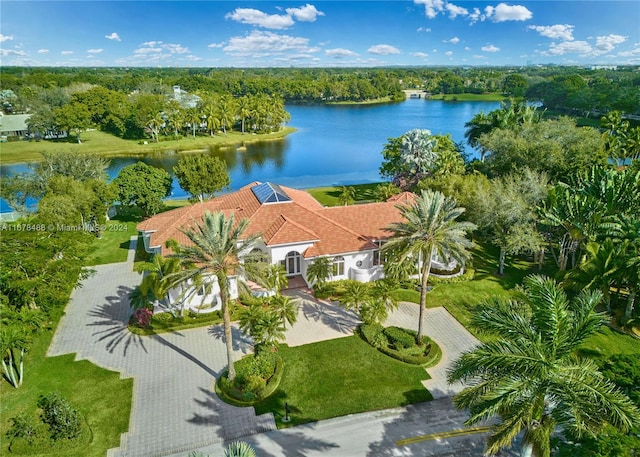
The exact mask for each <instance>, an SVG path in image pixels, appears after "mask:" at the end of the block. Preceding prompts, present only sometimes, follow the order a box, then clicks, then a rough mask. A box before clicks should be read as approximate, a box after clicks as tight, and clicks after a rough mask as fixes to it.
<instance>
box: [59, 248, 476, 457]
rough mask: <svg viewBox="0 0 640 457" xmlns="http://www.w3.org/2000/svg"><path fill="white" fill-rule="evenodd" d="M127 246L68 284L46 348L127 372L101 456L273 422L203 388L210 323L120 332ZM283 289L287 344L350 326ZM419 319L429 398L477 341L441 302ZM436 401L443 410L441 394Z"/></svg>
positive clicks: (209, 364)
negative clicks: (127, 405) (123, 400)
mask: <svg viewBox="0 0 640 457" xmlns="http://www.w3.org/2000/svg"><path fill="white" fill-rule="evenodd" d="M135 244H136V240H135V238H132V240H131V246H130V250H129V258H128V260H127V262H123V263H117V264H109V265H100V266H97V267H94V268H95V270H96V274H95V275H94V276H92V277H91V278H89V279H87V280H86V281H84V283H83V286H82V287H81V288H78V289H76V290H74V292H73V293H72V295H71V300H70V302H69V304H68V306H67V308H66V314H65V316H64V317H63V318H62V319H61V321H60V324H59V325H58V328H57V330H56V334H55V335H54V338H53V340H52V343H51V346H50V348H49V351H48V355H50V356H54V355H61V354H69V353H75V354H76V359H77V360H81V359H87V360H90V361H91V362H93V363H94V364H96V365H98V366H100V367H104V368H107V369H110V370H114V371H117V372H119V373H120V374H121V376H122V377H123V378H125V377H133V379H134V388H133V390H134V393H133V401H132V411H131V419H130V428H129V431H128V432H127V433H125V434H123V435H122V437H121V443H120V447H119V448H117V449H111V450H110V451H109V453H108V455H110V456H114V457H116V456H117V457H120V456H122V457H125V456H127V457H135V456H144V457H151V456H162V455H170V454H180V453H184V455H186V454H187V452H186V451H188V450H190V449H195V448H205V447H211V446H213V447H214V448H217V447H218V446H222V445H223V443H225V442H229V441H232V440H235V439H238V438H242V437H248V436H250V435H254V434H256V433H261V432H266V431H273V430H275V428H276V427H275V422H274V419H273V416H272V415H271V414H265V415H262V416H256V415H255V412H254V410H253V408H236V407H233V406H230V405H227V404H226V403H223V402H222V401H220V400H219V399H218V398H217V396H216V395H215V394H214V393H213V392H212V390H213V383H214V382H215V378H216V377H217V376H219V374H220V373H221V371H222V370H223V369H224V367H225V366H226V351H225V345H224V342H223V340H222V331H221V327H220V326H216V327H208V328H200V329H192V330H184V331H180V332H173V333H167V334H161V335H154V336H147V337H140V336H136V335H133V334H131V333H130V332H129V331H128V330H127V325H126V323H127V320H128V317H129V299H128V295H129V293H130V292H131V291H132V290H133V288H134V287H135V286H136V285H138V284H139V283H140V280H141V276H140V275H139V274H138V273H135V272H133V269H132V267H133V257H134V254H135ZM291 295H292V296H293V297H294V298H295V299H296V300H297V301H298V303H299V305H300V306H299V318H298V322H297V323H296V324H295V325H294V326H293V328H291V329H289V330H288V332H287V335H286V337H287V343H288V344H289V345H290V346H296V345H301V344H307V343H311V342H315V341H322V340H327V339H332V338H338V337H342V336H349V335H351V334H353V330H354V328H355V327H356V325H357V324H358V320H357V318H356V317H355V315H354V314H353V313H350V312H347V311H345V310H343V309H342V308H340V307H338V306H336V305H334V304H332V303H329V302H318V301H316V300H314V299H313V298H312V297H310V296H309V295H308V294H306V293H304V292H303V291H300V290H298V291H291ZM417 313H418V307H417V306H416V305H415V304H412V303H401V305H400V307H399V309H398V310H397V311H395V312H394V313H392V314H391V316H390V317H389V319H388V321H387V325H399V326H402V327H406V328H413V329H416V328H417V322H418V314H417ZM425 319H426V320H425V325H426V333H427V334H429V335H430V336H432V337H433V338H434V339H435V340H436V341H437V342H438V344H440V346H441V348H442V349H443V355H444V357H443V360H442V362H441V363H440V364H439V365H438V366H437V367H434V368H431V369H429V370H428V371H429V373H430V374H431V376H432V379H430V380H428V381H425V387H427V388H428V389H429V390H430V391H431V393H432V394H433V396H434V397H435V398H443V397H447V396H450V395H452V394H453V393H455V392H457V391H458V390H459V388H460V386H457V387H454V388H451V387H450V386H447V384H446V380H445V369H446V367H447V366H448V364H449V363H450V362H451V361H452V360H454V359H455V358H456V357H457V356H458V354H459V353H460V351H462V350H467V349H469V348H471V347H473V346H475V345H476V344H477V340H475V338H473V336H471V335H470V334H469V333H468V332H467V331H466V330H465V329H464V327H462V325H460V324H459V323H458V322H457V321H456V320H455V319H454V318H453V317H451V315H450V314H449V313H448V312H447V311H446V310H444V309H443V308H436V309H431V310H427V313H426V318H425ZM233 337H234V346H235V347H234V349H235V351H236V358H239V357H241V356H242V355H243V354H246V353H249V352H251V351H252V350H253V348H252V345H251V342H250V341H248V340H247V339H246V338H244V337H243V336H242V335H241V334H240V332H239V331H238V330H237V329H235V328H234V335H233ZM445 405H448V406H447V407H448V408H449V409H451V407H450V402H449V403H445ZM450 413H452V414H453V411H450ZM375 414H378V415H379V414H380V413H375ZM456 417H457V416H456ZM297 428H298V427H296V428H295V429H297ZM272 433H276V434H277V433H280V432H275V431H274V432H272ZM287 433H289V434H290V433H291V432H287ZM324 451H325V452H327V451H328V449H324ZM336 451H337V450H336ZM291 455H299V454H295V453H294V454H291ZM300 455H301V454H300ZM334 455H340V454H339V453H335V454H334ZM384 455H386V454H384Z"/></svg>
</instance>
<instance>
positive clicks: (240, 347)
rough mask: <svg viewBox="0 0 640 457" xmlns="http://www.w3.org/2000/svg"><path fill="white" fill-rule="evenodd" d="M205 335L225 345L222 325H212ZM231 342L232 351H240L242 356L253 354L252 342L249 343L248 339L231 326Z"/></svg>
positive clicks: (249, 339)
mask: <svg viewBox="0 0 640 457" xmlns="http://www.w3.org/2000/svg"><path fill="white" fill-rule="evenodd" d="M207 333H208V334H209V335H210V336H212V337H214V338H215V339H217V340H220V341H222V342H223V343H225V344H226V342H227V340H226V338H225V337H224V326H223V325H213V326H211V327H209V329H208V330H207ZM231 341H232V342H233V350H234V351H240V352H242V353H243V354H248V353H250V352H253V341H251V338H250V337H248V336H246V335H244V334H243V333H242V332H241V331H240V329H239V328H238V327H236V326H231Z"/></svg>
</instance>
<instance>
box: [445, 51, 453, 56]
mask: <svg viewBox="0 0 640 457" xmlns="http://www.w3.org/2000/svg"><path fill="white" fill-rule="evenodd" d="M444 55H445V56H447V57H451V56H452V55H453V52H452V51H447V52H445V53H444Z"/></svg>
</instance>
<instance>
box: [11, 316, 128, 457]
mask: <svg viewBox="0 0 640 457" xmlns="http://www.w3.org/2000/svg"><path fill="white" fill-rule="evenodd" d="M56 326H57V322H55V323H54V324H53V328H55V327H56ZM51 336H52V331H45V332H43V333H41V334H39V335H36V336H35V338H34V342H33V345H32V347H31V350H30V351H29V352H28V353H27V355H26V357H25V368H24V373H25V375H24V376H25V377H24V382H23V384H22V385H21V386H20V387H19V388H17V389H15V388H13V387H11V386H10V385H9V383H8V382H6V381H5V380H2V382H0V397H1V398H2V401H1V402H0V418H1V420H0V436H2V439H0V442H1V443H2V445H1V446H0V455H9V452H8V450H7V446H8V445H9V443H8V442H7V439H6V438H5V437H4V434H5V432H6V431H7V429H8V428H9V426H10V425H11V422H10V419H11V418H12V417H15V416H17V415H19V414H26V415H31V416H32V417H33V418H34V420H37V414H36V409H37V407H36V402H37V401H38V397H39V396H40V395H43V394H48V393H50V392H59V393H60V394H61V395H62V396H63V397H65V398H66V399H67V400H68V401H69V402H70V403H71V405H72V406H74V407H75V408H76V409H78V410H79V411H80V412H81V413H82V414H83V415H84V417H85V418H86V420H87V422H88V424H89V427H90V428H91V433H92V435H93V436H92V439H91V441H90V443H89V444H88V445H87V446H86V447H83V449H81V450H78V449H72V450H69V451H68V452H62V451H60V450H56V452H55V453H43V454H31V456H40V455H42V456H45V455H47V456H52V455H56V456H59V457H72V456H73V457H76V456H80V455H81V456H83V457H91V456H95V457H103V456H104V455H105V454H106V452H107V449H110V448H114V447H118V446H119V445H120V434H121V433H124V432H126V431H127V430H128V429H129V416H130V414H131V397H132V394H133V379H124V380H121V379H120V375H119V373H115V372H113V371H108V370H104V369H102V368H99V367H97V366H95V365H93V364H92V363H91V362H88V361H79V362H74V357H75V354H70V355H63V356H57V357H46V351H47V348H48V347H49V343H50V342H51ZM12 455H13V454H12Z"/></svg>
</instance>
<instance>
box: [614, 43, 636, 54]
mask: <svg viewBox="0 0 640 457" xmlns="http://www.w3.org/2000/svg"><path fill="white" fill-rule="evenodd" d="M618 56H620V57H635V56H640V43H638V44H636V45H635V48H633V49H632V50H631V51H622V52H619V53H618Z"/></svg>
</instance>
